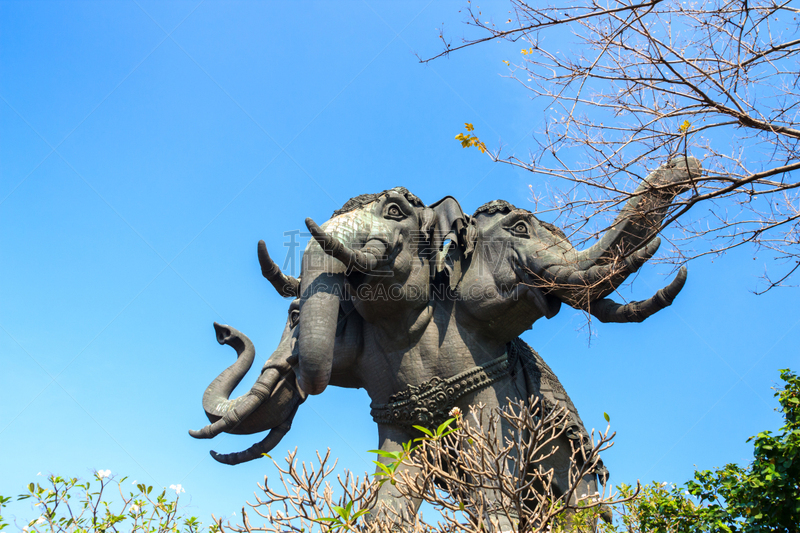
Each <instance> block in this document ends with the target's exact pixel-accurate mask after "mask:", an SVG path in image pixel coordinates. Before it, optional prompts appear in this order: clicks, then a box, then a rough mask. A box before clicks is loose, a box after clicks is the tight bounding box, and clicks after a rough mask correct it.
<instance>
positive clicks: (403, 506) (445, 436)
mask: <svg viewBox="0 0 800 533" xmlns="http://www.w3.org/2000/svg"><path fill="white" fill-rule="evenodd" d="M567 417H568V415H567V411H566V409H565V408H563V407H559V406H555V407H553V408H551V409H543V408H542V406H541V405H540V404H539V402H538V401H534V402H532V403H530V404H525V403H523V402H517V403H513V402H512V403H510V404H509V405H508V406H507V407H506V408H504V409H494V410H490V409H486V408H485V407H484V406H481V405H478V406H475V407H474V408H473V410H472V412H471V413H470V415H469V417H466V416H462V413H461V412H460V410H458V409H454V410H453V411H452V412H451V418H450V419H448V420H446V421H445V422H443V423H442V424H440V425H439V426H438V427H435V428H432V429H429V428H426V427H422V426H418V427H417V429H418V430H419V432H420V435H421V436H420V437H419V438H418V439H415V440H414V441H413V442H410V443H405V444H404V445H403V447H402V449H399V450H396V451H394V450H372V451H373V452H374V453H377V454H378V455H379V456H380V457H381V458H383V459H384V461H375V463H376V465H377V472H376V474H375V475H374V476H369V475H367V474H365V475H364V476H363V477H362V478H358V477H354V476H353V475H352V474H351V473H349V472H345V474H344V477H341V476H339V477H336V478H335V484H336V485H337V488H336V491H334V488H333V486H332V485H331V483H330V482H329V480H326V478H329V479H330V478H332V472H333V468H334V466H335V463H334V465H333V466H332V465H330V464H329V461H330V457H329V456H330V452H328V453H327V454H326V455H325V456H320V455H318V456H317V459H318V464H317V465H313V464H311V465H307V464H305V463H302V464H301V465H298V464H297V462H296V460H295V457H296V451H295V452H292V453H290V454H289V457H287V458H286V466H281V465H279V464H278V463H276V466H277V467H278V470H279V478H280V479H279V482H278V483H277V487H278V488H277V489H276V488H274V486H275V485H274V484H273V486H270V484H269V483H268V479H267V478H266V477H265V479H264V484H263V485H259V488H260V489H261V490H262V491H263V492H264V495H265V497H260V496H257V497H256V500H257V501H256V503H255V504H250V505H251V507H252V508H253V512H254V513H255V514H256V515H257V516H259V517H260V518H262V519H264V523H263V524H262V525H255V524H252V523H251V521H250V516H249V515H248V513H246V512H244V511H243V513H242V523H241V524H240V525H236V526H231V525H223V524H222V523H219V522H218V525H219V526H220V530H221V531H224V530H226V529H230V530H232V531H237V532H251V531H269V532H273V533H288V532H297V533H300V532H306V531H307V532H311V531H317V530H319V531H353V532H359V533H367V532H369V533H373V532H374V533H377V532H385V531H392V530H396V528H397V526H398V523H399V522H401V521H402V522H403V527H402V529H403V531H409V532H417V533H422V532H425V533H434V532H441V533H444V532H448V533H450V532H453V533H455V532H464V533H477V532H479V531H480V532H483V531H487V530H488V531H493V530H496V529H497V527H498V526H500V527H501V529H502V530H503V531H510V530H512V529H513V531H525V532H533V531H548V530H550V529H552V528H554V527H559V524H565V523H569V522H570V518H569V515H570V514H571V513H574V512H575V511H578V510H586V511H596V513H597V516H599V514H600V513H602V512H603V511H604V510H605V507H604V506H606V505H609V504H614V503H621V502H623V501H625V500H627V499H629V498H634V497H635V496H636V491H635V490H633V491H631V492H630V494H628V495H624V496H622V497H619V498H616V499H613V498H608V497H606V496H605V494H585V493H582V492H579V491H581V490H584V491H585V488H586V487H587V485H586V480H587V479H590V478H591V479H594V476H595V475H596V474H597V471H598V468H599V466H600V464H601V463H600V460H599V454H600V452H601V451H603V450H606V449H608V448H609V447H610V446H611V445H612V443H611V438H613V434H612V435H609V429H608V428H607V429H606V431H605V432H604V433H602V434H600V435H598V436H597V439H596V441H595V440H594V435H592V442H591V443H590V442H583V443H580V444H578V445H573V444H572V442H570V445H571V446H572V450H571V455H570V454H566V457H567V458H568V460H569V461H570V466H569V475H568V486H566V487H563V488H565V489H566V490H564V492H563V493H561V492H559V493H558V494H556V493H555V492H554V490H553V483H552V481H553V476H554V472H553V470H552V469H548V468H538V467H537V465H540V464H541V465H545V464H547V462H546V461H547V459H548V458H549V457H550V456H551V455H552V454H554V453H556V451H557V444H556V443H557V442H559V443H562V444H563V442H564V440H560V439H561V437H562V436H564V435H565V432H566V430H567V427H568V424H567ZM500 427H504V428H506V430H505V431H503V433H502V435H503V436H502V437H501V435H500V429H499V428H500ZM566 440H569V439H566ZM387 481H388V482H389V483H390V484H391V485H392V489H393V491H394V493H393V496H392V497H391V498H390V499H387V500H379V498H378V488H379V487H381V486H382V485H383V484H384V483H386V482H387ZM335 492H336V493H338V494H335ZM413 500H417V501H419V500H423V501H425V502H428V503H429V504H431V505H432V506H433V507H434V509H435V510H436V511H438V512H437V513H435V514H436V518H437V520H436V521H430V520H426V519H425V518H424V517H423V516H421V515H420V514H416V513H415V512H414V511H415V509H414V507H413V505H412V503H411V502H412V501H413ZM579 518H580V520H583V521H585V522H586V523H587V524H589V523H594V522H596V518H595V517H589V516H586V515H581V516H580V517H579Z"/></svg>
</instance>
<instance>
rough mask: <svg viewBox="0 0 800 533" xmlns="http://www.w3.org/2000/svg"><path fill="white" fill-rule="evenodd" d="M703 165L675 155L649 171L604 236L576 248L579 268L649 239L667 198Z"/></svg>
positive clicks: (618, 254) (611, 257)
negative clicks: (591, 244) (577, 249)
mask: <svg viewBox="0 0 800 533" xmlns="http://www.w3.org/2000/svg"><path fill="white" fill-rule="evenodd" d="M701 172H702V166H701V164H700V161H698V160H697V159H696V158H694V157H676V158H674V159H671V160H670V161H669V162H667V163H665V164H663V165H661V166H660V167H658V169H656V170H655V171H653V172H652V173H650V174H649V175H648V176H647V177H646V178H645V179H644V181H643V182H642V183H641V185H639V187H638V188H637V189H636V192H635V193H634V196H633V198H631V199H630V200H628V202H627V203H626V204H625V207H624V208H623V209H622V211H621V212H620V214H619V215H618V216H617V218H616V220H614V223H613V224H611V229H609V230H608V231H607V232H606V233H605V234H604V235H603V237H602V238H601V239H600V240H599V241H598V242H597V243H596V244H595V245H593V246H592V247H590V248H588V249H586V250H583V251H581V252H578V257H577V266H578V267H579V268H581V269H585V268H588V267H589V266H591V265H595V264H605V263H609V262H612V261H614V260H615V258H617V257H627V256H629V255H630V254H631V253H633V252H634V251H635V250H637V249H639V248H640V247H641V246H642V244H644V243H646V242H648V241H650V240H651V239H652V238H653V237H654V236H655V235H656V233H657V232H658V230H659V229H660V226H661V223H662V222H663V220H664V217H665V216H666V213H667V209H668V208H669V204H670V202H672V200H673V199H674V198H675V196H677V195H678V194H680V193H682V192H684V191H686V190H688V189H689V188H690V183H691V182H692V180H693V179H694V178H697V177H699V176H700V173H701Z"/></svg>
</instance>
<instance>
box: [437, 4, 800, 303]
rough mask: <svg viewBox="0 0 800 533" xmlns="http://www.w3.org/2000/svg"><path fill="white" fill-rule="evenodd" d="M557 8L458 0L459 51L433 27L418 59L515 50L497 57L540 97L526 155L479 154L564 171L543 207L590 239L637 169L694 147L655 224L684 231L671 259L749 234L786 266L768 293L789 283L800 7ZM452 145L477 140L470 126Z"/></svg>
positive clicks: (799, 163) (796, 247) (794, 227)
mask: <svg viewBox="0 0 800 533" xmlns="http://www.w3.org/2000/svg"><path fill="white" fill-rule="evenodd" d="M561 4H562V5H561V6H559V5H558V4H557V3H554V4H550V5H545V4H539V3H538V2H531V3H526V2H524V1H520V0H511V1H510V2H509V4H508V6H507V9H504V10H503V11H502V15H499V14H493V13H489V12H488V11H487V10H485V9H481V8H480V7H477V6H473V5H472V4H470V3H469V2H468V7H467V9H466V13H467V14H468V15H467V21H466V22H467V24H468V29H467V33H468V34H469V35H468V36H467V37H464V39H463V41H462V42H461V43H460V44H458V45H454V44H452V43H451V42H448V41H446V40H445V36H444V35H443V34H442V35H441V37H442V39H443V41H444V44H445V49H444V51H442V52H441V53H440V54H439V55H437V56H434V57H431V58H428V59H422V60H423V61H431V60H433V59H436V58H438V57H441V56H444V55H447V54H450V53H453V52H456V51H458V50H461V49H464V48H467V47H471V46H475V45H479V44H482V43H487V42H491V41H495V40H506V41H511V42H514V43H517V44H519V45H521V46H520V48H521V50H520V52H521V53H520V55H519V56H518V57H517V58H516V59H515V58H511V57H505V58H501V59H504V60H505V62H506V63H507V64H508V68H509V70H510V77H511V78H512V79H514V80H516V81H517V82H519V83H520V84H521V85H522V87H523V88H524V89H526V90H527V91H529V92H530V93H531V95H532V96H533V97H534V99H535V100H537V99H538V100H540V101H541V103H543V104H545V105H546V107H545V108H546V109H548V111H546V113H545V121H544V126H543V128H542V130H541V131H540V132H538V134H537V135H535V146H534V148H533V149H532V151H531V153H530V154H529V155H528V156H527V157H526V158H521V157H520V156H517V155H516V154H513V153H512V154H508V155H506V154H503V153H502V151H501V150H500V149H497V150H496V151H491V150H489V151H488V153H489V154H490V156H491V157H492V158H493V159H494V160H496V161H501V162H504V163H507V164H511V165H514V166H517V167H520V168H523V169H526V170H529V171H532V172H534V173H537V174H541V175H546V176H554V177H557V178H563V180H566V183H567V186H566V187H564V188H560V187H559V190H556V191H555V192H553V193H552V194H549V195H547V196H548V197H547V198H544V200H546V202H547V203H546V205H545V206H544V210H547V209H553V210H555V211H557V212H558V213H559V216H560V217H562V220H561V222H560V223H561V225H562V226H565V227H567V228H569V229H571V230H572V231H573V233H574V234H578V235H582V236H583V237H584V238H589V239H591V238H592V237H596V236H597V234H598V231H599V230H601V229H602V227H597V226H592V227H590V226H587V225H586V220H596V217H595V216H593V215H597V214H598V213H602V212H606V211H610V210H613V207H614V206H616V205H617V204H619V203H620V202H623V201H625V200H626V199H627V198H628V197H630V195H631V194H632V193H631V191H632V190H634V189H635V185H634V184H635V183H638V182H639V181H640V180H641V177H642V176H643V175H644V174H646V173H647V171H648V170H652V169H653V168H655V167H657V166H658V165H659V164H661V163H663V162H664V161H666V160H667V159H669V158H671V157H673V156H675V155H679V154H684V155H694V156H695V157H698V158H700V159H701V160H702V163H703V169H704V172H703V174H702V175H701V176H697V177H693V179H692V180H691V183H690V185H691V192H690V193H688V194H687V195H685V196H684V197H683V198H682V199H680V200H679V201H677V202H676V203H675V204H674V205H673V208H672V211H671V213H670V216H668V217H667V218H666V219H665V220H664V221H663V224H662V227H665V226H666V225H668V224H670V223H673V222H676V224H677V227H678V228H679V229H680V231H679V232H677V234H676V236H675V237H674V242H673V244H675V248H676V250H675V254H674V255H673V256H672V257H671V258H670V259H671V260H674V261H676V262H683V261H685V260H687V259H691V258H693V257H697V256H700V255H705V254H719V253H723V252H725V251H727V250H730V249H732V248H735V247H738V246H741V245H745V244H749V245H753V246H755V248H756V249H767V250H770V251H772V254H771V255H773V256H774V257H775V258H777V259H780V260H782V261H781V266H780V267H777V268H778V270H777V272H772V273H770V275H771V277H769V276H767V275H765V280H766V287H765V288H764V291H766V290H769V289H771V288H773V287H776V286H779V285H784V284H787V283H790V282H791V281H790V278H791V277H792V275H793V274H796V273H797V272H799V271H800V196H798V187H800V180H798V173H797V169H798V168H800V146H799V145H798V143H799V142H800V88H799V87H798V83H800V25H799V21H798V15H800V9H799V8H798V7H797V6H796V5H793V2H790V1H789V0H688V1H680V0H650V1H638V0H604V1H603V0H584V1H581V2H569V3H561ZM563 6H567V7H563ZM487 7H489V6H487ZM491 9H493V10H494V9H498V6H497V4H491ZM506 11H507V12H506ZM473 32H477V33H473ZM556 32H558V34H556ZM569 35H571V39H572V41H571V42H567V41H568V39H567V40H563V38H564V36H569ZM459 140H461V141H462V143H464V144H465V146H477V147H479V148H481V149H482V151H483V149H485V148H486V145H485V143H484V141H485V139H484V140H483V141H481V140H479V139H478V138H477V132H476V133H475V136H473V134H470V133H466V134H461V136H460V138H459ZM465 140H466V142H465ZM556 181H558V180H556ZM562 183H564V182H562ZM537 190H539V189H538V188H537ZM537 200H543V198H540V197H539V196H537ZM690 210H691V213H690ZM795 279H796V278H795ZM762 292H763V291H762Z"/></svg>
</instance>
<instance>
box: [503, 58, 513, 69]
mask: <svg viewBox="0 0 800 533" xmlns="http://www.w3.org/2000/svg"><path fill="white" fill-rule="evenodd" d="M503 63H505V64H506V66H507V67H510V66H511V63H509V62H508V61H506V60H505V59H504V60H503Z"/></svg>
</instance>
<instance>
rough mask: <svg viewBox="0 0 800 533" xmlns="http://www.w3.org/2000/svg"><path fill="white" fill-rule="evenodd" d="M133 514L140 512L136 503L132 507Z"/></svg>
mask: <svg viewBox="0 0 800 533" xmlns="http://www.w3.org/2000/svg"><path fill="white" fill-rule="evenodd" d="M131 512H132V513H138V512H139V506H138V505H136V504H135V503H134V504H133V505H131Z"/></svg>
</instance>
